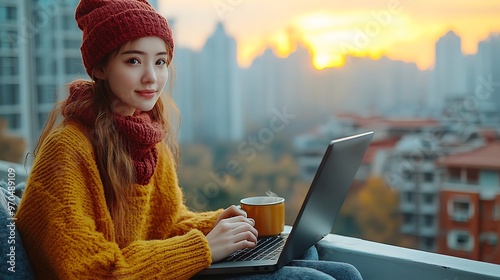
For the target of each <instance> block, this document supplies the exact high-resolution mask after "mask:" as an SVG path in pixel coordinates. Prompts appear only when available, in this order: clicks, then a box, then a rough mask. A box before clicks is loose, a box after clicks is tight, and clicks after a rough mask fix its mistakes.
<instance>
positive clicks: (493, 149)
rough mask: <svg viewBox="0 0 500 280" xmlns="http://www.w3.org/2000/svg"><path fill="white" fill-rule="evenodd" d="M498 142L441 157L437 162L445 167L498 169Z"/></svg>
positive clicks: (499, 167) (499, 146) (499, 148)
mask: <svg viewBox="0 0 500 280" xmlns="http://www.w3.org/2000/svg"><path fill="white" fill-rule="evenodd" d="M499 158H500V142H498V141H497V142H492V143H489V144H487V145H485V146H482V147H480V148H477V149H474V150H471V151H468V152H463V153H458V154H454V155H450V156H446V157H443V158H441V159H440V160H439V161H438V162H437V163H438V164H439V165H442V166H446V167H470V168H482V169H497V170H498V169H500V160H499Z"/></svg>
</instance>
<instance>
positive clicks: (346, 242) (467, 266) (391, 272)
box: [317, 234, 500, 280]
mask: <svg viewBox="0 0 500 280" xmlns="http://www.w3.org/2000/svg"><path fill="white" fill-rule="evenodd" d="M317 247H318V251H319V254H320V258H321V259H324V260H331V261H338V262H346V263H350V264H352V265H354V266H355V267H356V268H357V269H358V270H359V271H360V272H361V274H362V276H363V279H365V280H396V279H398V280H400V279H404V280H422V279H425V280H433V279H439V280H445V279H448V280H454V279H457V280H459V279H471V280H487V279H491V280H493V279H496V280H498V279H500V265H496V264H491V263H485V262H479V261H472V260H468V259H463V258H456V257H451V256H446V255H440V254H435V253H429V252H424V251H419V250H414V249H407V248H402V247H397V246H392V245H386V244H382V243H377V242H371V241H366V240H362V239H357V238H352V237H345V236H340V235H335V234H330V235H328V236H326V237H325V238H324V239H323V240H321V241H320V242H319V243H318V244H317Z"/></svg>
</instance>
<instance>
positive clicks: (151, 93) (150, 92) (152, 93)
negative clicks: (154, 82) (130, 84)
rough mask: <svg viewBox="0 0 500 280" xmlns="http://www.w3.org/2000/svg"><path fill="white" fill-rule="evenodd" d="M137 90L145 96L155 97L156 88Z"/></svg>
mask: <svg viewBox="0 0 500 280" xmlns="http://www.w3.org/2000/svg"><path fill="white" fill-rule="evenodd" d="M135 92H136V93H137V94H139V95H140V96H142V97H144V98H153V97H155V95H156V90H136V91H135Z"/></svg>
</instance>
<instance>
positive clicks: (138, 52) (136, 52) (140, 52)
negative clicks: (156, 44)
mask: <svg viewBox="0 0 500 280" xmlns="http://www.w3.org/2000/svg"><path fill="white" fill-rule="evenodd" d="M124 54H143V55H144V54H147V53H146V52H144V51H140V50H128V51H124V52H122V53H121V55H124ZM156 55H168V53H167V52H159V53H157V54H156Z"/></svg>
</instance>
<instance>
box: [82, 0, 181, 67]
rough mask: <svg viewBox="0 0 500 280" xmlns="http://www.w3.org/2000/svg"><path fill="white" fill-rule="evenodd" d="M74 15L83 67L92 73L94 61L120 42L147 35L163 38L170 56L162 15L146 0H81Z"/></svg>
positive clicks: (168, 35) (169, 37) (170, 41)
mask: <svg viewBox="0 0 500 280" xmlns="http://www.w3.org/2000/svg"><path fill="white" fill-rule="evenodd" d="M75 19H76V23H77V25H78V27H79V28H80V29H81V30H82V33H83V34H82V35H83V42H82V46H81V47H80V50H81V52H82V59H83V65H84V66H85V70H86V71H87V73H88V74H89V76H91V77H92V70H93V69H94V67H95V65H96V64H97V63H98V62H99V61H101V60H102V59H103V58H104V57H105V56H106V55H108V54H109V53H111V52H112V51H113V50H115V49H116V48H118V47H120V46H121V45H123V44H125V43H127V42H129V41H132V40H135V39H138V38H142V37H148V36H157V37H160V38H161V39H163V40H164V41H165V42H166V43H167V44H168V45H170V46H171V47H172V50H168V51H169V54H168V57H169V58H168V59H169V61H168V63H170V61H171V60H172V57H173V49H174V40H173V37H172V30H171V29H170V26H169V25H168V22H167V20H166V19H165V17H163V16H162V15H160V14H159V13H158V12H156V11H155V9H154V8H153V7H152V6H151V5H150V4H149V3H148V2H147V1H146V0H81V1H80V3H79V4H78V7H77V8H76V11H75Z"/></svg>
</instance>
